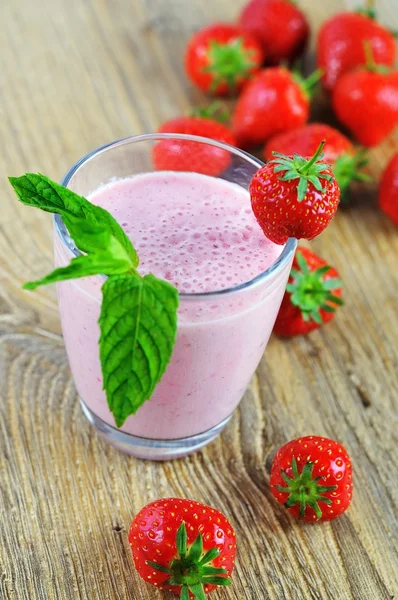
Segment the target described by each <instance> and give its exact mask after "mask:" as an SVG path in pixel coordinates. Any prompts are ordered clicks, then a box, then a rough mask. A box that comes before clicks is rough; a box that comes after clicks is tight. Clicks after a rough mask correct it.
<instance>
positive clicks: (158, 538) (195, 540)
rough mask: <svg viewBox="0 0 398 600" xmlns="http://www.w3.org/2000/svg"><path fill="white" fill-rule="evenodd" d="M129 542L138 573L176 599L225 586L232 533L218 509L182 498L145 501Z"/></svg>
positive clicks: (202, 594)
mask: <svg viewBox="0 0 398 600" xmlns="http://www.w3.org/2000/svg"><path fill="white" fill-rule="evenodd" d="M129 543H130V547H131V551H132V553H133V559H134V564H135V567H136V569H137V571H138V573H139V575H140V576H141V577H142V578H143V579H144V580H145V581H146V582H147V583H150V584H152V585H154V586H155V587H157V588H158V589H160V590H170V591H172V592H174V593H175V594H177V595H180V599H181V600H188V599H189V598H195V599H196V600H204V598H205V595H206V594H208V593H209V592H211V591H212V590H214V589H215V588H216V587H217V586H225V585H230V583H231V581H230V579H229V576H230V574H231V573H232V570H233V568H234V563H235V554H236V538H235V532H234V530H233V527H232V525H231V524H230V522H229V521H228V519H227V518H226V517H225V516H224V515H223V514H222V513H221V512H219V511H218V510H216V509H215V508H212V507H210V506H207V505H206V504H201V503H200V502H195V500H186V499H181V498H164V499H161V500H157V501H155V502H151V503H150V504H147V505H146V506H144V508H142V509H141V510H140V512H139V513H138V514H137V515H136V517H135V518H134V519H133V522H132V523H131V527H130V532H129Z"/></svg>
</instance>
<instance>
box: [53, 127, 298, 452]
mask: <svg viewBox="0 0 398 600" xmlns="http://www.w3.org/2000/svg"><path fill="white" fill-rule="evenodd" d="M164 139H168V140H179V141H180V142H181V140H184V143H189V144H190V152H192V148H193V147H194V146H195V145H196V146H197V148H198V151H200V150H203V145H204V144H207V145H211V146H213V147H215V148H217V149H218V150H219V152H220V156H221V157H224V158H223V160H225V165H226V168H225V169H224V170H223V171H222V172H221V173H219V174H218V175H217V176H218V177H221V178H223V179H225V180H227V181H231V182H233V183H235V184H238V185H239V186H242V187H243V188H245V189H248V186H249V182H250V180H251V178H252V176H253V174H254V173H255V172H256V170H257V169H258V168H260V167H261V166H262V163H261V162H260V161H259V160H257V159H256V158H254V157H253V156H250V155H249V154H246V153H245V152H242V151H241V150H238V149H236V148H233V147H231V146H227V145H224V144H221V143H219V142H215V141H212V140H208V139H206V138H199V137H191V136H183V135H174V134H163V135H160V134H150V135H143V136H137V137H131V138H127V139H124V140H120V141H116V142H113V143H111V144H108V145H106V146H103V147H101V148H99V149H97V150H95V151H94V152H91V153H90V154H88V155H87V156H85V157H83V158H82V159H81V160H79V161H78V162H77V163H76V164H75V165H74V166H73V167H72V168H71V169H70V170H69V171H68V173H67V174H66V175H65V177H64V178H63V181H62V184H63V185H65V186H66V187H69V188H70V189H72V190H73V191H75V192H77V193H79V194H81V195H83V196H87V195H89V194H90V193H91V192H93V191H95V190H96V189H97V188H98V187H100V186H101V185H103V184H106V183H108V182H110V181H112V180H114V179H119V178H126V177H132V176H134V175H136V174H141V173H148V172H152V171H154V165H153V149H154V146H155V145H156V144H158V143H159V141H162V140H164ZM176 169H177V170H178V164H176ZM192 170H193V171H195V167H194V166H193V168H192ZM54 223H55V264H56V266H63V265H65V264H67V263H68V262H69V261H70V260H71V258H73V257H74V256H77V255H78V254H79V251H78V250H77V248H76V247H75V245H74V243H73V241H72V240H71V239H70V237H69V236H68V233H67V231H66V229H65V226H64V224H63V222H62V219H61V218H60V217H59V216H58V215H56V216H55V219H54ZM133 242H134V240H133ZM295 248H296V241H295V240H293V239H291V240H289V241H288V242H287V244H286V246H285V247H284V249H283V251H282V253H281V254H280V256H279V258H278V259H277V260H276V262H275V263H274V264H272V265H271V266H270V267H269V268H268V269H267V270H266V271H264V272H263V273H261V274H259V275H258V276H257V277H255V278H254V279H251V280H249V281H246V282H245V283H242V284H241V285H238V286H236V287H233V288H229V289H223V290H221V291H220V290H219V291H214V292H208V293H197V294H191V293H181V294H180V307H179V312H178V334H177V341H176V344H175V347H174V352H173V355H172V358H171V362H170V364H169V366H168V368H167V371H166V373H165V375H164V376H163V378H162V380H161V382H160V383H159V384H158V386H157V387H156V390H155V392H154V394H153V396H152V398H151V399H150V400H148V401H147V402H145V404H144V405H142V406H141V407H140V408H139V409H138V411H137V413H136V414H135V415H133V416H130V417H129V418H128V419H127V420H126V422H125V423H124V425H123V426H122V427H121V428H117V427H116V426H115V423H114V418H113V416H112V414H111V413H110V411H109V409H108V406H107V402H106V397H105V393H104V391H103V389H102V376H101V369H100V362H99V348H98V339H99V328H98V317H99V311H100V303H101V286H102V284H103V282H104V277H102V276H96V277H88V278H84V279H78V280H73V281H65V282H61V283H58V284H57V293H58V302H59V309H60V315H61V322H62V329H63V335H64V340H65V346H66V350H67V354H68V358H69V363H70V366H71V370H72V374H73V378H74V381H75V384H76V388H77V391H78V394H79V397H80V401H81V405H82V408H83V411H84V413H85V415H86V416H87V418H88V420H89V421H90V423H91V424H92V425H93V426H94V428H95V429H96V430H97V432H98V433H99V434H100V435H101V436H102V437H103V438H105V440H106V441H107V442H109V443H110V444H112V445H114V446H116V447H117V448H118V449H120V450H122V451H124V452H127V453H129V454H132V455H134V456H137V457H141V458H149V459H154V460H164V459H170V458H176V457H180V456H184V455H186V454H189V453H191V452H193V451H195V450H197V449H199V448H201V447H202V446H204V445H206V444H208V443H209V442H211V441H212V440H214V438H215V437H216V436H217V435H218V434H219V433H220V432H221V430H222V429H223V428H224V427H225V426H226V424H227V423H228V421H229V420H230V418H231V416H232V413H233V412H234V410H235V408H236V407H237V406H238V404H239V402H240V400H241V398H242V396H243V395H244V393H245V390H246V388H247V387H248V385H249V383H250V380H251V378H252V376H253V373H254V371H255V369H256V368H257V365H258V363H259V361H260V359H261V357H262V355H263V352H264V349H265V347H266V345H267V342H268V339H269V336H270V334H271V331H272V328H273V325H274V322H275V318H276V315H277V313H278V310H279V306H280V303H281V300H282V297H283V294H284V291H285V287H286V282H287V279H288V276H289V272H290V268H291V264H292V260H293V256H294V251H295ZM155 275H156V273H155Z"/></svg>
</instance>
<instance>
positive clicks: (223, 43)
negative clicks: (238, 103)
mask: <svg viewBox="0 0 398 600" xmlns="http://www.w3.org/2000/svg"><path fill="white" fill-rule="evenodd" d="M263 58H264V54H263V50H262V48H261V46H260V44H259V43H258V41H257V40H256V38H255V37H254V36H252V35H251V34H250V33H247V32H246V31H243V29H241V28H240V27H237V26H236V25H230V24H226V23H216V24H214V25H210V26H208V27H204V28H203V29H201V30H200V31H198V32H197V33H195V34H194V35H193V36H192V38H191V39H190V41H189V43H188V47H187V50H186V53H185V70H186V72H187V75H188V77H189V78H190V79H191V81H192V82H193V83H194V84H195V85H196V86H198V87H199V88H200V89H202V90H204V91H205V92H211V93H213V94H218V95H225V94H228V93H230V92H231V91H236V90H238V89H240V88H241V87H242V85H243V83H244V82H245V81H246V80H247V79H248V78H249V77H251V75H252V74H253V73H254V72H255V71H258V69H259V68H260V66H261V64H262V62H263Z"/></svg>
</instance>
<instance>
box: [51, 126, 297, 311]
mask: <svg viewBox="0 0 398 600" xmlns="http://www.w3.org/2000/svg"><path fill="white" fill-rule="evenodd" d="M162 139H181V140H187V141H192V142H197V143H201V144H208V145H211V146H216V147H217V148H220V149H223V150H227V151H228V152H230V153H231V154H234V155H235V156H238V157H240V158H242V159H243V160H245V161H246V162H247V163H250V164H252V165H253V166H255V167H257V168H258V169H260V168H261V167H262V166H264V163H263V162H262V161H261V160H260V159H258V158H256V157H254V156H252V155H251V154H249V153H248V152H245V151H244V150H240V149H239V148H235V146H231V145H230V144H226V143H224V142H219V141H217V140H212V139H210V138H206V137H201V136H196V135H188V134H185V133H147V134H142V135H135V136H129V137H125V138H121V139H118V140H115V141H113V142H109V143H107V144H103V145H102V146H99V147H98V148H95V149H94V150H92V151H91V152H88V153H87V154H85V155H84V156H82V157H81V158H80V159H79V160H77V161H76V162H75V163H74V164H73V165H72V166H71V168H70V169H69V170H68V171H67V172H66V173H65V175H64V176H63V177H62V179H61V185H63V186H65V187H68V184H69V183H70V181H71V179H72V177H73V176H74V175H75V173H77V171H78V170H79V169H80V168H81V167H82V166H83V165H85V164H86V163H87V162H89V161H90V160H92V159H93V158H95V157H96V156H97V155H99V154H102V153H103V152H107V151H108V150H111V149H112V148H117V147H119V146H123V145H127V144H131V143H138V142H148V141H149V142H150V141H157V140H162ZM53 218H54V225H55V229H56V232H57V234H58V236H59V238H60V240H61V242H62V244H63V245H64V246H65V247H66V248H67V249H68V250H70V251H71V252H72V254H74V256H75V257H76V256H79V255H81V254H82V253H81V252H80V250H79V249H78V248H77V247H76V246H75V244H74V243H73V240H72V239H71V238H70V237H69V235H68V232H67V229H66V227H65V224H64V222H63V220H62V217H61V215H59V214H54V217H53ZM296 247H297V240H296V238H289V239H288V241H287V242H286V244H285V246H284V248H283V250H282V252H281V253H280V255H279V256H278V258H277V259H276V260H275V261H274V262H273V263H272V264H271V265H270V266H269V267H268V268H267V269H265V271H262V272H261V273H259V274H258V275H256V276H255V277H253V278H252V279H249V280H248V281H244V282H243V283H240V284H238V285H235V286H232V287H228V288H225V289H221V290H214V291H210V292H198V293H192V292H180V291H179V292H178V295H179V297H180V298H182V299H184V300H194V299H195V298H206V297H212V296H224V295H227V294H232V293H235V292H239V291H242V290H245V289H247V288H252V287H254V286H257V284H259V283H262V282H263V281H266V280H267V279H270V277H271V276H272V275H275V274H276V273H277V272H278V271H280V270H281V269H282V268H283V267H284V266H285V265H286V264H287V263H288V261H289V260H290V258H291V256H292V254H294V252H295V250H296ZM96 277H106V275H96Z"/></svg>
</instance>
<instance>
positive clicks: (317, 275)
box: [274, 247, 343, 337]
mask: <svg viewBox="0 0 398 600" xmlns="http://www.w3.org/2000/svg"><path fill="white" fill-rule="evenodd" d="M341 287H342V281H341V279H340V275H339V273H338V272H337V271H336V269H334V268H333V267H331V266H330V265H328V263H327V262H326V260H324V259H323V258H321V257H320V256H317V255H316V254H315V253H314V252H311V250H308V249H307V248H301V247H300V248H299V249H298V250H297V252H296V256H295V257H294V262H293V268H292V271H291V273H290V278H289V282H288V284H287V287H286V292H285V295H284V297H283V300H282V304H281V307H280V309H279V313H278V316H277V318H276V322H275V325H274V333H276V334H277V335H280V336H281V337H292V336H294V335H304V334H306V333H309V332H310V331H313V330H314V329H319V327H321V326H322V325H323V324H324V323H328V321H331V320H332V319H333V317H334V315H335V311H336V308H337V307H338V306H341V305H342V304H343V301H342V299H341V296H342V290H341Z"/></svg>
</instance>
